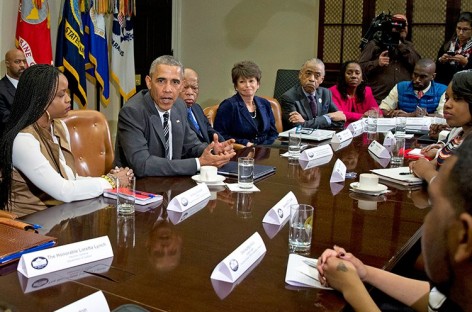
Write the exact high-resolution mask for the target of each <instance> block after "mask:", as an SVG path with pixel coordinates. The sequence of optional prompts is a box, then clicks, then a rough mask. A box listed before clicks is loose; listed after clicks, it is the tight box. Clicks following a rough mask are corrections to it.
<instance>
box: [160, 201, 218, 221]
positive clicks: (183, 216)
mask: <svg viewBox="0 0 472 312" xmlns="http://www.w3.org/2000/svg"><path fill="white" fill-rule="evenodd" d="M209 201H210V198H207V199H204V200H203V201H201V202H199V203H197V204H195V205H193V206H192V207H190V208H189V209H186V210H185V211H173V210H169V211H167V216H168V217H169V220H170V222H172V224H174V225H175V224H178V223H180V222H183V221H185V220H187V218H189V217H190V216H193V215H194V214H196V213H197V212H199V211H200V210H202V209H203V208H205V207H206V205H208V202H209Z"/></svg>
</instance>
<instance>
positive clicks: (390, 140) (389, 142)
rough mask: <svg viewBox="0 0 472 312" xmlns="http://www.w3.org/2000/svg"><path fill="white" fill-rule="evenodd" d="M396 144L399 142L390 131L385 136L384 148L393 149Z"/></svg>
mask: <svg viewBox="0 0 472 312" xmlns="http://www.w3.org/2000/svg"><path fill="white" fill-rule="evenodd" d="M396 142H397V139H395V136H394V135H393V133H392V131H389V132H387V134H386V135H385V138H384V143H383V146H385V147H392V146H394V145H395V143H396Z"/></svg>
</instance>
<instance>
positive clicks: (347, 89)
mask: <svg viewBox="0 0 472 312" xmlns="http://www.w3.org/2000/svg"><path fill="white" fill-rule="evenodd" d="M329 89H330V90H331V93H332V94H333V102H334V103H335V104H336V106H337V107H338V109H339V110H341V111H343V113H344V114H345V115H346V118H347V122H353V121H356V120H359V119H361V118H362V117H364V116H365V117H367V115H368V112H369V111H370V110H375V111H377V112H378V114H379V115H381V114H382V113H381V111H380V110H379V106H378V105H377V102H376V101H375V99H374V96H373V95H372V89H371V88H370V87H368V86H366V85H365V83H364V79H363V75H362V69H361V66H360V65H359V63H357V62H355V61H347V62H345V63H344V64H343V65H342V67H341V72H340V74H339V77H338V83H337V84H336V85H335V86H332V87H331V88H329Z"/></svg>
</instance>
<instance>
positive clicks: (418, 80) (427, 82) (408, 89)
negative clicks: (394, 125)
mask: <svg viewBox="0 0 472 312" xmlns="http://www.w3.org/2000/svg"><path fill="white" fill-rule="evenodd" d="M434 77H436V64H435V63H434V61H433V60H431V59H420V60H419V61H418V62H417V63H416V65H415V69H414V70H413V74H412V75H411V81H402V82H399V83H397V84H396V85H395V86H394V87H393V89H392V90H391V91H390V93H389V95H388V96H387V97H386V98H385V99H383V100H382V103H380V106H379V107H380V109H381V110H382V112H383V114H384V116H385V117H396V116H401V117H422V116H425V115H429V116H437V115H439V116H442V113H443V107H444V103H445V102H446V99H445V91H446V89H447V86H446V85H443V84H441V83H437V82H434Z"/></svg>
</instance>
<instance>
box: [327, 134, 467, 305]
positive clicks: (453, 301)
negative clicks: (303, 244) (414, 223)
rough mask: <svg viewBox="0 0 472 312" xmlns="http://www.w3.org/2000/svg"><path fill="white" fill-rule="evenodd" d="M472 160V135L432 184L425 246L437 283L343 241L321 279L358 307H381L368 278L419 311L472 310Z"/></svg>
mask: <svg viewBox="0 0 472 312" xmlns="http://www.w3.org/2000/svg"><path fill="white" fill-rule="evenodd" d="M471 161H472V138H471V137H467V138H466V139H465V141H464V142H463V143H462V145H461V146H460V148H459V149H458V151H457V154H456V155H454V156H451V157H449V158H448V159H447V160H446V161H445V162H444V165H443V166H442V167H441V169H440V170H439V173H438V175H437V176H436V178H435V179H434V181H431V183H430V184H429V196H430V199H431V203H432V208H431V211H430V212H429V213H428V215H427V216H426V218H425V220H424V225H423V235H422V237H421V246H422V254H423V257H424V263H425V268H426V273H427V275H428V277H429V279H430V281H431V282H428V281H422V280H415V279H411V278H406V277H402V276H399V275H396V274H393V273H391V272H387V271H384V270H382V269H379V268H375V267H372V266H368V265H364V264H363V263H362V262H361V261H360V260H359V259H357V258H356V257H354V256H353V255H352V254H351V253H346V251H345V250H344V249H343V248H340V247H337V246H335V247H334V248H333V249H328V250H326V251H325V252H324V253H323V254H322V255H321V257H320V258H319V259H318V270H319V271H320V277H321V280H322V281H323V282H327V283H328V284H329V285H330V286H332V287H333V288H335V289H337V290H339V291H341V292H342V294H343V296H344V298H345V299H346V300H347V301H348V302H349V304H351V306H352V307H353V308H354V310H355V311H380V310H379V308H378V307H377V305H376V304H375V302H374V301H373V300H372V298H371V297H370V295H369V293H368V291H367V289H366V287H365V286H364V284H363V282H364V283H369V284H370V285H372V286H374V287H376V288H378V289H379V290H381V291H382V292H384V293H385V294H387V295H389V296H391V297H392V298H394V299H396V300H398V301H400V302H402V303H403V304H405V305H407V306H410V307H412V308H413V309H414V310H415V311H425V312H426V311H472V300H471V299H470V298H471V295H472V287H471V286H470V285H472V284H469V283H470V279H471V278H472V193H471V192H470V190H471V188H472V180H471V179H470V176H471V175H472V167H471V166H470V163H471ZM467 285H469V286H467Z"/></svg>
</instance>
